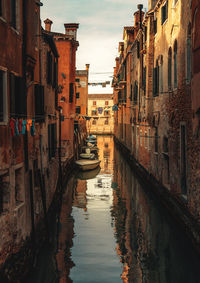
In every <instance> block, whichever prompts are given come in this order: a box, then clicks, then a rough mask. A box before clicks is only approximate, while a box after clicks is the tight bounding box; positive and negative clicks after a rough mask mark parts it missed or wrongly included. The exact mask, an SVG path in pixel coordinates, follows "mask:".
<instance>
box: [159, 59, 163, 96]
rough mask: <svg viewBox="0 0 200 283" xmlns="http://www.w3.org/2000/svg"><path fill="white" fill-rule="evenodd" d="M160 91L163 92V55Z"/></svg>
mask: <svg viewBox="0 0 200 283" xmlns="http://www.w3.org/2000/svg"><path fill="white" fill-rule="evenodd" d="M160 92H163V56H162V55H161V57H160Z"/></svg>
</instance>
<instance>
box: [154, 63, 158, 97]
mask: <svg viewBox="0 0 200 283" xmlns="http://www.w3.org/2000/svg"><path fill="white" fill-rule="evenodd" d="M158 95H159V65H158V60H156V67H155V68H154V70H153V96H154V97H155V96H158Z"/></svg>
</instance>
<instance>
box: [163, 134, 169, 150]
mask: <svg viewBox="0 0 200 283" xmlns="http://www.w3.org/2000/svg"><path fill="white" fill-rule="evenodd" d="M163 152H165V153H168V138H167V137H164V138H163Z"/></svg>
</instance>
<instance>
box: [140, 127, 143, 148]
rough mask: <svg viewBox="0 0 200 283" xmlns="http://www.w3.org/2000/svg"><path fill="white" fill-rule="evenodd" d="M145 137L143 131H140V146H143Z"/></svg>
mask: <svg viewBox="0 0 200 283" xmlns="http://www.w3.org/2000/svg"><path fill="white" fill-rule="evenodd" d="M142 142H143V137H142V130H140V145H141V146H142Z"/></svg>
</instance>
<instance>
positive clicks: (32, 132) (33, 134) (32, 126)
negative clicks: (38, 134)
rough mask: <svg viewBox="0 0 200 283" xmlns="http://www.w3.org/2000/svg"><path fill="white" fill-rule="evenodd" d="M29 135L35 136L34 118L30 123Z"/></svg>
mask: <svg viewBox="0 0 200 283" xmlns="http://www.w3.org/2000/svg"><path fill="white" fill-rule="evenodd" d="M31 136H32V137H34V136H35V120H32V125H31Z"/></svg>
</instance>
